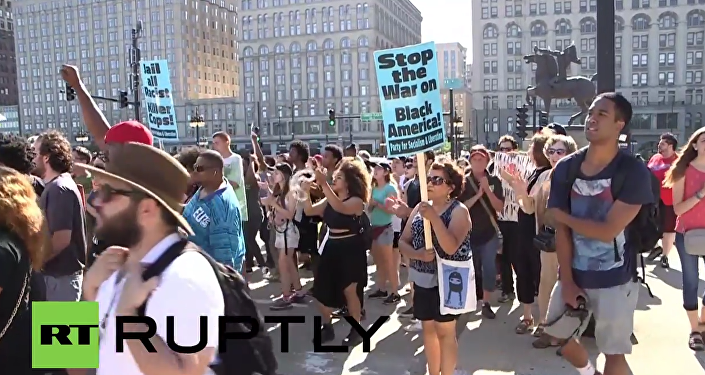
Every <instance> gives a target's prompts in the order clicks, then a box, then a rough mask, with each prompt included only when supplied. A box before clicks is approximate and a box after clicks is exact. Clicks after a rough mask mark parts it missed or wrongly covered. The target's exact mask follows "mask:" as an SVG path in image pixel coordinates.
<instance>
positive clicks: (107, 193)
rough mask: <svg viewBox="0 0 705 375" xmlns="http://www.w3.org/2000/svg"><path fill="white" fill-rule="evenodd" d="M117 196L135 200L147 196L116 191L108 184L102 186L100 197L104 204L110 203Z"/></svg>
mask: <svg viewBox="0 0 705 375" xmlns="http://www.w3.org/2000/svg"><path fill="white" fill-rule="evenodd" d="M116 195H122V196H123V197H128V198H133V199H134V198H142V197H144V196H145V194H144V193H143V192H141V191H134V190H123V189H115V188H113V187H112V186H110V185H108V184H103V185H101V186H100V189H98V196H99V197H100V200H101V201H102V202H103V203H108V202H110V201H111V200H113V198H114V197H115V196H116Z"/></svg>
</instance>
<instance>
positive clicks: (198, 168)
mask: <svg viewBox="0 0 705 375" xmlns="http://www.w3.org/2000/svg"><path fill="white" fill-rule="evenodd" d="M208 169H210V168H209V167H207V166H205V165H194V166H193V170H194V171H196V172H198V173H201V172H205V171H207V170H208Z"/></svg>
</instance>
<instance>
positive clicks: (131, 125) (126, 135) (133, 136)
mask: <svg viewBox="0 0 705 375" xmlns="http://www.w3.org/2000/svg"><path fill="white" fill-rule="evenodd" d="M128 142H135V143H142V144H145V145H149V146H152V144H153V143H154V138H153V137H152V132H150V131H149V129H147V127H146V126H144V125H142V124H141V123H140V122H138V121H123V122H121V123H118V124H115V125H114V126H112V127H111V128H110V129H108V132H107V133H105V143H106V144H110V143H119V144H122V143H128Z"/></svg>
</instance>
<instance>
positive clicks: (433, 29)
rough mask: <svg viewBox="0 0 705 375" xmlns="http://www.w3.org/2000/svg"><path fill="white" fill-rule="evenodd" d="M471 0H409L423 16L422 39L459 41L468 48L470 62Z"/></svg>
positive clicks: (426, 40)
mask: <svg viewBox="0 0 705 375" xmlns="http://www.w3.org/2000/svg"><path fill="white" fill-rule="evenodd" d="M472 1H479V0H472ZM472 1H470V0H411V2H412V3H413V4H414V6H416V8H418V9H419V10H420V11H421V16H422V17H423V23H422V24H421V25H422V27H421V38H422V40H423V41H424V42H431V41H433V42H436V43H449V42H459V43H460V44H462V45H463V47H465V48H467V49H468V57H467V59H468V62H472V27H471V21H472Z"/></svg>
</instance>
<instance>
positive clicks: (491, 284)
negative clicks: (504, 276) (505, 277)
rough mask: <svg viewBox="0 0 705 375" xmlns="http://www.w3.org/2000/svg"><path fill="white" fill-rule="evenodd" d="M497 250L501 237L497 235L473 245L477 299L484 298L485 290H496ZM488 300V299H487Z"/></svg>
mask: <svg viewBox="0 0 705 375" xmlns="http://www.w3.org/2000/svg"><path fill="white" fill-rule="evenodd" d="M497 250H499V239H498V238H497V236H496V235H495V236H494V237H492V239H491V240H489V241H487V242H486V243H484V244H482V245H478V246H473V247H472V263H473V266H474V268H475V291H476V293H477V300H478V301H480V300H483V299H484V298H483V291H488V292H494V289H495V280H496V278H497V263H496V262H495V260H496V258H497ZM486 302H487V301H486Z"/></svg>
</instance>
